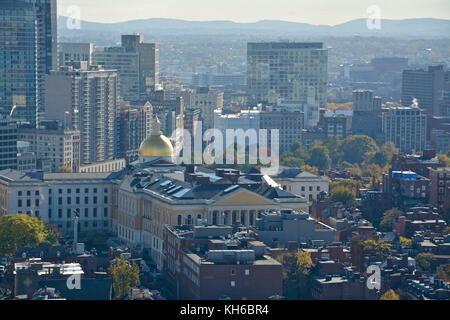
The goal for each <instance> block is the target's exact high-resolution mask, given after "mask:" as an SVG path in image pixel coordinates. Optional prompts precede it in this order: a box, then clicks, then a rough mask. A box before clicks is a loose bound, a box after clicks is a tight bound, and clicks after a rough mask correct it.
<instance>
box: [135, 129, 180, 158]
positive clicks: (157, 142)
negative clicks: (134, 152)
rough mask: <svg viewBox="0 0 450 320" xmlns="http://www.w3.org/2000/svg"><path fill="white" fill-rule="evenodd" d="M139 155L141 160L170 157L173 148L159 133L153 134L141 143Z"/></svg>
mask: <svg viewBox="0 0 450 320" xmlns="http://www.w3.org/2000/svg"><path fill="white" fill-rule="evenodd" d="M139 155H140V156H141V157H143V158H166V157H172V156H173V146H172V143H171V142H170V140H169V139H168V138H167V137H165V136H163V135H162V134H161V133H159V134H154V135H151V136H150V137H148V138H147V139H145V140H144V141H143V142H142V143H141V146H140V147H139Z"/></svg>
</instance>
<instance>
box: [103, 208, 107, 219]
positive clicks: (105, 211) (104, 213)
mask: <svg viewBox="0 0 450 320" xmlns="http://www.w3.org/2000/svg"><path fill="white" fill-rule="evenodd" d="M103 216H104V217H105V218H106V217H108V208H104V209H103Z"/></svg>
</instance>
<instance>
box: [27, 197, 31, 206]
mask: <svg viewBox="0 0 450 320" xmlns="http://www.w3.org/2000/svg"><path fill="white" fill-rule="evenodd" d="M27 207H28V208H29V207H31V200H30V199H28V200H27Z"/></svg>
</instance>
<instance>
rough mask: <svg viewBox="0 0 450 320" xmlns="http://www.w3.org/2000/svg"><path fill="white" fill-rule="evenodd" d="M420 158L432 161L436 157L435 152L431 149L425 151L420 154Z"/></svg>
mask: <svg viewBox="0 0 450 320" xmlns="http://www.w3.org/2000/svg"><path fill="white" fill-rule="evenodd" d="M422 157H423V158H424V159H433V158H434V157H436V150H433V149H425V150H423V152H422Z"/></svg>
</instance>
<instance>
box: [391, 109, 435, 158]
mask: <svg viewBox="0 0 450 320" xmlns="http://www.w3.org/2000/svg"><path fill="white" fill-rule="evenodd" d="M426 127H427V116H426V114H425V113H424V111H423V110H422V109H420V108H418V107H416V106H411V107H401V106H395V107H391V108H389V109H388V110H387V111H386V112H385V113H384V114H383V132H384V138H385V140H386V142H393V143H394V144H395V146H396V147H397V148H398V149H399V150H400V152H402V153H408V152H411V151H422V150H424V148H425V141H426V132H427V130H426Z"/></svg>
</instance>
